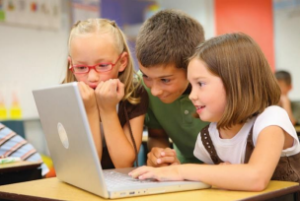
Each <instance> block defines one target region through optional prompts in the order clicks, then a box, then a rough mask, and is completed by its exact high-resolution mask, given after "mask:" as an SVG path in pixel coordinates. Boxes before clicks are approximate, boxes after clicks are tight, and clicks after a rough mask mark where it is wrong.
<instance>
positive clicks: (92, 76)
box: [88, 69, 99, 81]
mask: <svg viewBox="0 0 300 201" xmlns="http://www.w3.org/2000/svg"><path fill="white" fill-rule="evenodd" d="M88 78H89V80H90V81H95V80H99V73H98V72H97V71H96V70H95V69H91V70H90V72H89V73H88Z"/></svg>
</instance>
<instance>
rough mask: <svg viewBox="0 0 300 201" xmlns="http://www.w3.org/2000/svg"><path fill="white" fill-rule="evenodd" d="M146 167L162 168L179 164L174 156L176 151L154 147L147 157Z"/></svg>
mask: <svg viewBox="0 0 300 201" xmlns="http://www.w3.org/2000/svg"><path fill="white" fill-rule="evenodd" d="M147 158H148V160H147V165H148V166H153V167H162V166H167V165H178V164H180V162H179V160H178V159H177V156H176V151H175V150H174V149H170V148H165V149H163V148H158V147H154V148H152V149H151V151H150V152H149V153H148V155H147Z"/></svg>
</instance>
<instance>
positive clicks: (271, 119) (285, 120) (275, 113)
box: [253, 105, 297, 142]
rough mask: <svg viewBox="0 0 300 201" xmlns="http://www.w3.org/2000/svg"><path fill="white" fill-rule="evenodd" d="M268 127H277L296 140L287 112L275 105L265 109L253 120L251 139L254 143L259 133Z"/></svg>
mask: <svg viewBox="0 0 300 201" xmlns="http://www.w3.org/2000/svg"><path fill="white" fill-rule="evenodd" d="M268 126H278V127H280V128H282V129H283V130H285V131H286V132H287V133H288V134H289V135H291V136H292V137H293V138H295V139H296V137H297V133H296V131H295V128H294V126H293V124H292V123H291V121H290V118H289V116H288V114H287V112H286V111H285V110H284V109H283V108H281V107H279V106H276V105H272V106H269V107H267V108H266V109H265V110H264V111H263V112H262V113H261V114H259V115H258V116H257V118H256V120H255V123H254V127H253V138H254V142H255V141H256V139H257V137H258V135H259V133H260V132H261V131H262V130H263V129H264V128H266V127H268Z"/></svg>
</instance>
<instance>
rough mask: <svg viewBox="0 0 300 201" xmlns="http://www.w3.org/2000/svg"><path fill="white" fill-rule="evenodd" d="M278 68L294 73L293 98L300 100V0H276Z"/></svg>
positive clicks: (276, 59)
mask: <svg viewBox="0 0 300 201" xmlns="http://www.w3.org/2000/svg"><path fill="white" fill-rule="evenodd" d="M274 31H275V61H276V69H278V70H287V71H289V72H290V73H291V75H292V82H293V89H292V91H291V92H290V94H289V97H290V98H291V99H292V100H300V79H299V77H300V0H285V1H279V0H276V1H274Z"/></svg>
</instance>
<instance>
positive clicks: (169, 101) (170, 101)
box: [159, 98, 176, 104]
mask: <svg viewBox="0 0 300 201" xmlns="http://www.w3.org/2000/svg"><path fill="white" fill-rule="evenodd" d="M159 100H160V101H161V102H163V103H166V104H170V103H173V102H174V101H175V100H176V99H170V98H166V99H161V98H160V99H159Z"/></svg>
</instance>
